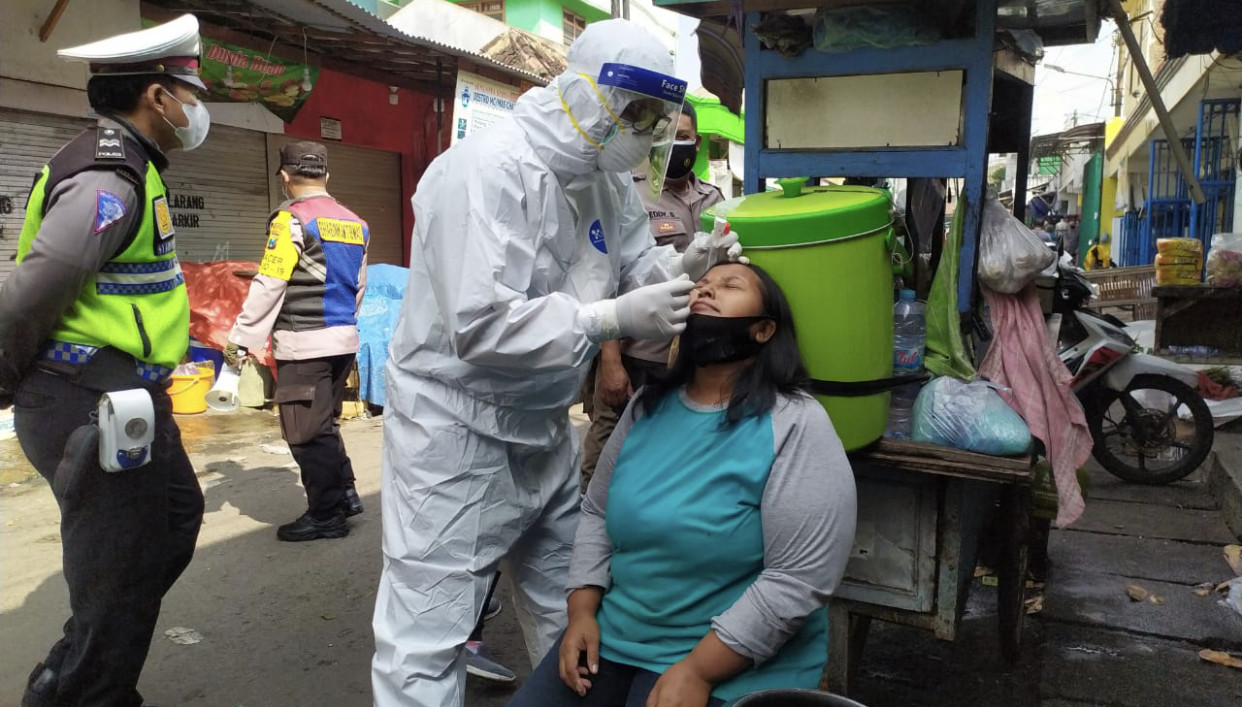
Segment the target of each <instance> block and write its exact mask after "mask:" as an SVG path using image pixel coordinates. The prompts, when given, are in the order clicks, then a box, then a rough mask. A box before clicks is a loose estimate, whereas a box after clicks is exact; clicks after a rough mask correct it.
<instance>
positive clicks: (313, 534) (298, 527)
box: [276, 513, 349, 543]
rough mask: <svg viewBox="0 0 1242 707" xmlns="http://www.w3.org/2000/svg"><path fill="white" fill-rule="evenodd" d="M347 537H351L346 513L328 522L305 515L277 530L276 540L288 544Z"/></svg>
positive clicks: (333, 517)
mask: <svg viewBox="0 0 1242 707" xmlns="http://www.w3.org/2000/svg"><path fill="white" fill-rule="evenodd" d="M346 535H349V524H348V523H346V522H345V514H344V513H337V514H336V515H334V516H332V517H331V518H329V519H328V520H315V519H314V518H312V517H311V514H310V513H303V514H302V517H301V518H298V519H297V520H295V521H293V522H292V523H288V524H286V525H282V526H280V527H279V528H277V529H276V538H277V539H278V540H283V541H285V542H288V543H296V542H302V541H304V540H318V539H320V538H343V537H345V536H346Z"/></svg>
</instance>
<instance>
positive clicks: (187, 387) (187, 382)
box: [168, 365, 215, 415]
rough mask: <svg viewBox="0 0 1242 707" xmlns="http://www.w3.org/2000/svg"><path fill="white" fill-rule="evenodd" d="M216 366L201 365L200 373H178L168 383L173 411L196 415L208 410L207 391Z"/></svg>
mask: <svg viewBox="0 0 1242 707" xmlns="http://www.w3.org/2000/svg"><path fill="white" fill-rule="evenodd" d="M214 376H215V366H211V365H206V366H203V365H200V366H199V367H198V375H176V374H174V375H173V377H172V382H171V383H169V384H168V397H170V398H172V411H173V413H174V414H177V415H195V414H197V413H200V412H206V411H207V391H209V390H211V379H212V378H213V377H214Z"/></svg>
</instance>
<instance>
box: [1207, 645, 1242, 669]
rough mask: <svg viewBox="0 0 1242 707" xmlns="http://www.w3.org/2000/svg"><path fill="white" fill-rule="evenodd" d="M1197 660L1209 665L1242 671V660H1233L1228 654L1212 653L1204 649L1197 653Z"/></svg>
mask: <svg viewBox="0 0 1242 707" xmlns="http://www.w3.org/2000/svg"><path fill="white" fill-rule="evenodd" d="M1199 658H1201V659H1202V660H1206V661H1207V662H1209V663H1216V664H1217V665H1223V666H1225V667H1226V668H1237V669H1238V670H1242V658H1235V657H1234V656H1231V655H1229V654H1228V653H1221V652H1220V651H1213V650H1208V649H1207V648H1204V649H1203V650H1201V651H1199Z"/></svg>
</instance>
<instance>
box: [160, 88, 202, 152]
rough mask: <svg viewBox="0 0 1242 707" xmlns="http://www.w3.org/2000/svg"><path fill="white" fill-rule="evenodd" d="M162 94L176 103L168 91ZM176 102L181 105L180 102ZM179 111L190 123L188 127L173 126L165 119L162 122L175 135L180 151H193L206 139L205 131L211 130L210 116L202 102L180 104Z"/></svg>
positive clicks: (175, 99) (174, 97) (175, 98)
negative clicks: (165, 94) (179, 143)
mask: <svg viewBox="0 0 1242 707" xmlns="http://www.w3.org/2000/svg"><path fill="white" fill-rule="evenodd" d="M164 93H167V94H168V97H169V98H171V99H173V100H174V101H177V97H176V96H174V95H172V93H171V92H170V91H167V90H165V91H164ZM177 102H178V103H181V101H177ZM181 111H182V112H183V113H185V117H186V120H188V121H190V124H189V125H187V126H185V127H184V128H179V127H177V126H176V125H173V124H172V121H171V120H169V119H168V118H167V117H165V118H164V122H165V123H168V126H169V127H171V128H172V129H173V132H174V133H176V135H177V140H178V141H180V142H181V149H183V150H193V149H194V148H196V147H198V146H199V145H202V144H203V141H204V140H206V139H207V131H208V130H210V129H211V114H210V113H208V112H207V106H205V105H203V102H202V101H199V102H197V103H181Z"/></svg>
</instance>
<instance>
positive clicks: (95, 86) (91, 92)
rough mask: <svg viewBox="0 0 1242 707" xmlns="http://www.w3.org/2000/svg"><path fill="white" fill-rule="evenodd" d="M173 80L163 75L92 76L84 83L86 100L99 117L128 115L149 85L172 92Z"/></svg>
mask: <svg viewBox="0 0 1242 707" xmlns="http://www.w3.org/2000/svg"><path fill="white" fill-rule="evenodd" d="M173 81H176V79H174V78H170V77H168V76H164V75H163V74H140V75H138V76H92V77H91V79H90V81H87V82H86V99H87V100H88V101H89V102H90V104H91V108H93V109H94V110H95V112H96V113H99V114H100V115H114V116H115V115H122V116H123V115H128V114H130V113H133V112H134V109H135V108H137V107H138V99H139V98H140V97H141V96H142V94H144V93H146V92H147V88H148V87H150V86H151V84H159V85H161V86H163V87H164V88H166V89H168V91H169V93H172V90H173V85H174V84H173Z"/></svg>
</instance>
